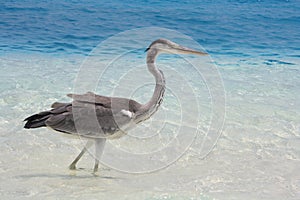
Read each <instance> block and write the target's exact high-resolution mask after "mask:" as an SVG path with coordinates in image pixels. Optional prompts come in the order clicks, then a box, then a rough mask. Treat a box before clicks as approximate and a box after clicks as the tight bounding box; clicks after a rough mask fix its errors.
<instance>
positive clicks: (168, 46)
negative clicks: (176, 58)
mask: <svg viewBox="0 0 300 200" xmlns="http://www.w3.org/2000/svg"><path fill="white" fill-rule="evenodd" d="M151 49H153V50H156V51H157V53H168V54H196V55H201V56H204V55H208V54H207V53H205V52H202V51H196V50H193V49H189V48H187V47H183V46H181V45H179V44H176V43H175V42H172V41H170V40H167V39H158V40H155V41H154V42H152V43H151V44H150V46H149V47H148V48H147V49H146V51H149V50H151Z"/></svg>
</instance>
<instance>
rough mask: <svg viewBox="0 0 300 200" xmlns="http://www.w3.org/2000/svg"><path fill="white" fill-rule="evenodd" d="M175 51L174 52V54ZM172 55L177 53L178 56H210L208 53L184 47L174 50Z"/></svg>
mask: <svg viewBox="0 0 300 200" xmlns="http://www.w3.org/2000/svg"><path fill="white" fill-rule="evenodd" d="M173 50H174V52H173ZM171 53H176V54H196V55H200V56H206V55H208V53H206V52H202V51H196V50H193V49H189V48H186V47H182V46H179V47H174V48H172V51H171Z"/></svg>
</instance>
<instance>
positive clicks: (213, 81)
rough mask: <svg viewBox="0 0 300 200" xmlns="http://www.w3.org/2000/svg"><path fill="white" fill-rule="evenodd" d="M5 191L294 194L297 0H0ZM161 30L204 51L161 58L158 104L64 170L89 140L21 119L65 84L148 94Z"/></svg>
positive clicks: (298, 136) (299, 43) (27, 194)
mask: <svg viewBox="0 0 300 200" xmlns="http://www.w3.org/2000/svg"><path fill="white" fill-rule="evenodd" d="M0 5H1V6H0V67H1V74H0V77H1V78H0V111H1V112H0V148H1V151H0V174H1V176H0V194H1V198H3V199H41V198H44V199H145V200H162V199H164V200H166V199H167V200H186V199H201V200H210V199H217V200H223V199H224V200H227V199H272V200H275V199H278V200H281V199H288V200H293V199H295V200H296V199H299V198H300V173H299V167H300V112H299V111H300V103H299V102H300V92H299V91H300V48H299V47H300V34H299V27H300V16H299V10H300V4H299V1H298V0H269V1H265V0H224V1H221V0H215V1H209V0H203V1H196V0H190V1H148V0H142V1H134V0H130V1H126V2H124V1H120V0H117V1H96V0H90V1H78V0H62V1H57V0H54V1H46V0H43V1H36V0H24V1H17V0H10V1H2V2H1V3H0ZM158 38H166V39H169V40H172V41H174V42H176V43H178V44H180V45H182V46H186V47H190V48H193V49H197V50H201V51H204V52H207V53H208V54H209V56H202V57H200V56H198V57H197V56H193V55H160V56H159V58H158V60H157V66H158V67H159V68H160V69H161V70H162V71H163V72H164V74H165V77H166V84H167V89H166V93H165V97H164V101H163V103H162V106H161V107H160V108H159V110H158V112H157V113H155V115H154V116H153V117H152V118H150V119H149V120H148V121H146V122H144V123H142V124H141V125H140V126H138V127H136V128H135V129H134V130H132V131H129V133H128V135H126V136H124V137H123V138H120V139H118V140H111V141H109V142H107V144H106V149H105V152H104V155H103V158H102V160H101V161H102V165H101V168H100V173H99V176H94V175H93V174H92V167H93V164H94V160H93V152H92V151H90V152H89V154H87V155H85V156H84V157H83V158H82V160H81V161H80V162H79V163H78V167H79V169H78V170H76V171H70V170H69V169H68V165H69V164H70V163H71V162H72V159H74V158H75V156H76V155H77V154H78V153H79V152H80V150H81V148H83V146H84V144H85V143H84V140H81V139H80V140H78V139H76V138H74V139H73V138H72V137H71V138H70V137H64V135H63V134H60V133H56V132H54V131H52V130H49V129H47V128H41V129H35V130H25V129H23V126H24V123H23V120H24V119H25V118H26V117H28V116H29V115H31V114H34V113H37V112H40V111H43V110H47V109H49V108H50V105H51V104H52V103H53V102H55V101H60V102H70V101H71V99H70V98H68V97H66V94H68V93H74V92H75V93H85V92H88V91H93V92H95V93H97V94H102V95H109V96H122V97H130V98H133V99H136V100H137V101H139V102H142V103H145V102H147V100H148V99H149V98H150V97H151V94H152V92H153V89H154V86H155V82H154V79H153V77H152V76H151V74H150V73H148V72H147V67H146V62H145V59H146V53H145V52H144V51H145V49H146V48H147V47H148V46H149V45H150V44H151V42H152V41H154V40H156V39H158Z"/></svg>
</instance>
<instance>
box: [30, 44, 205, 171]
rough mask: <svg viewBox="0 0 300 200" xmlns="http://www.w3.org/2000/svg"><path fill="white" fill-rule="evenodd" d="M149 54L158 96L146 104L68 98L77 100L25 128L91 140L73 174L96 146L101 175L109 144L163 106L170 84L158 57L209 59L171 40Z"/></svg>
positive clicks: (77, 96)
mask: <svg viewBox="0 0 300 200" xmlns="http://www.w3.org/2000/svg"><path fill="white" fill-rule="evenodd" d="M146 51H147V60H146V62H147V67H148V70H149V72H150V73H151V74H152V75H153V76H154V78H155V82H156V85H155V90H154V93H153V95H152V97H151V99H150V100H149V101H148V102H147V103H146V104H140V103H138V102H136V101H135V100H132V99H126V98H121V97H107V96H101V95H96V94H94V93H92V92H88V93H86V94H68V95H67V96H69V97H71V98H72V99H73V101H72V102H71V103H59V102H55V103H53V104H52V106H51V107H52V109H51V110H48V111H43V112H40V113H38V114H35V115H32V116H30V117H28V118H26V119H25V120H24V121H26V124H25V126H24V128H26V129H31V128H40V127H49V128H51V129H53V130H55V131H59V132H63V133H66V134H69V135H74V136H81V137H82V138H86V139H87V140H88V142H87V144H86V145H85V147H84V148H83V149H82V151H81V152H80V154H79V155H78V156H77V157H76V158H75V159H74V161H73V162H72V163H71V164H70V166H69V168H70V169H72V170H73V169H76V164H77V162H78V161H79V160H80V158H81V157H82V156H83V154H84V153H85V152H86V151H87V149H88V148H89V147H91V146H92V144H93V143H94V144H95V165H94V172H97V171H98V165H99V160H100V158H101V155H102V153H103V150H104V145H105V142H106V140H107V139H115V138H119V137H121V136H123V135H125V134H126V132H127V131H128V130H129V129H131V128H132V127H134V125H136V124H138V123H140V122H142V121H144V120H146V119H148V118H150V117H151V116H152V115H153V114H154V113H155V112H156V111H157V109H158V107H159V106H160V105H161V103H162V100H163V96H164V92H165V88H166V86H165V85H166V83H165V78H164V74H163V72H162V71H161V70H160V69H158V68H157V67H156V65H155V59H156V57H157V56H158V55H159V54H161V53H168V54H196V55H207V53H205V52H201V51H196V50H193V49H189V48H186V47H183V46H180V45H178V44H176V43H174V42H172V41H170V40H167V39H158V40H155V41H154V42H152V43H151V44H150V46H149V47H148V48H147V49H146ZM75 109H76V113H77V114H78V113H79V118H82V120H81V122H80V123H81V125H80V126H79V127H78V126H76V125H77V124H76V123H77V121H78V120H76V119H75V118H74V111H75ZM91 110H93V111H94V113H95V118H96V121H97V123H96V124H95V123H89V121H90V120H89V117H93V116H92V115H91V114H89V113H91ZM79 121H80V120H79ZM82 121H83V123H82ZM95 126H97V127H95ZM99 127H100V129H99ZM78 129H79V130H78Z"/></svg>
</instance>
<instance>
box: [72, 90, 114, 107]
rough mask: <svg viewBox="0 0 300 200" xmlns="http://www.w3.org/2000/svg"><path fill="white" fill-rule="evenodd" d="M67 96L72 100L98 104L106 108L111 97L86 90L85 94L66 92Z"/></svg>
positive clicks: (109, 104) (109, 103)
mask: <svg viewBox="0 0 300 200" xmlns="http://www.w3.org/2000/svg"><path fill="white" fill-rule="evenodd" d="M67 96H68V97H70V98H72V99H73V100H74V101H78V102H83V103H93V104H100V105H102V106H104V107H106V108H111V98H110V97H106V96H101V95H96V94H95V93H93V92H87V93H85V94H67Z"/></svg>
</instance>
